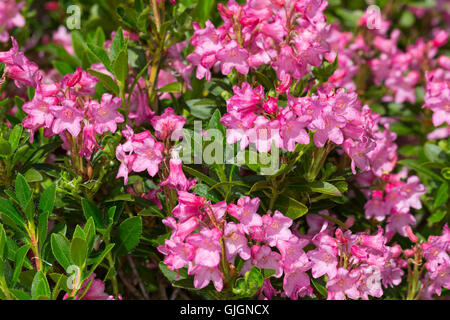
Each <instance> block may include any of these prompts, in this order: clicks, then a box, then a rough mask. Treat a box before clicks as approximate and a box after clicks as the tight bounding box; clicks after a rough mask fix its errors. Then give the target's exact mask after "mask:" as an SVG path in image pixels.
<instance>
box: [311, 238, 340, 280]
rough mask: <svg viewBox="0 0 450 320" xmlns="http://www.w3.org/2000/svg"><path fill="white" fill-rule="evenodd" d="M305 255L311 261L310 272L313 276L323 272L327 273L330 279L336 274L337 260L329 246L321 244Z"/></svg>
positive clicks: (315, 276)
mask: <svg viewBox="0 0 450 320" xmlns="http://www.w3.org/2000/svg"><path fill="white" fill-rule="evenodd" d="M307 255H308V258H309V259H310V260H311V262H312V269H311V273H312V276H313V277H314V278H319V277H321V276H323V275H324V274H327V275H328V277H329V278H330V279H331V278H334V277H335V276H336V273H337V264H338V260H337V257H336V255H335V253H334V252H333V250H331V249H330V248H329V247H327V246H323V247H320V248H319V249H315V250H310V251H308V252H307Z"/></svg>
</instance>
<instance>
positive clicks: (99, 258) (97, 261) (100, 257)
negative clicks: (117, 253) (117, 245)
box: [86, 243, 114, 278]
mask: <svg viewBox="0 0 450 320" xmlns="http://www.w3.org/2000/svg"><path fill="white" fill-rule="evenodd" d="M112 248H114V243H110V244H108V245H107V246H106V248H105V250H103V251H102V253H101V254H100V255H98V256H97V257H96V258H95V259H94V262H93V265H92V267H91V269H90V270H89V273H88V274H87V275H86V278H89V277H90V275H91V274H92V273H93V272H94V271H95V269H97V267H98V266H99V265H100V263H102V261H103V259H105V257H106V255H107V254H108V253H109V252H110V251H111V250H112Z"/></svg>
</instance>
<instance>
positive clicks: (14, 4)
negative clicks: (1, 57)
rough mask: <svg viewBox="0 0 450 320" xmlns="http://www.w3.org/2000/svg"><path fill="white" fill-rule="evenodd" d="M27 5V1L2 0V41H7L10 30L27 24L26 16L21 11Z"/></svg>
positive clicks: (0, 21) (0, 20) (0, 28)
mask: <svg viewBox="0 0 450 320" xmlns="http://www.w3.org/2000/svg"><path fill="white" fill-rule="evenodd" d="M24 6H25V1H21V2H18V1H16V0H3V1H1V2H0V42H7V41H8V39H9V34H8V31H9V30H11V29H12V28H14V27H18V28H22V27H24V26H25V18H24V17H23V16H22V14H21V13H20V11H21V10H22V8H23V7H24Z"/></svg>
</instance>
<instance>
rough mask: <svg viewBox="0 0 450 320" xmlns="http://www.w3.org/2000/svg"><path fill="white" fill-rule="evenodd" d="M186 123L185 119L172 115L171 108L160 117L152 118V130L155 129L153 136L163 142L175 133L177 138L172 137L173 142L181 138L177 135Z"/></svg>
mask: <svg viewBox="0 0 450 320" xmlns="http://www.w3.org/2000/svg"><path fill="white" fill-rule="evenodd" d="M185 122H186V119H185V118H184V117H182V116H177V115H175V114H174V110H173V109H172V108H167V109H165V110H164V113H163V114H162V115H160V116H154V117H153V118H152V120H151V123H152V126H153V128H155V135H156V137H157V138H158V139H161V140H165V139H167V138H170V137H171V135H172V133H174V132H176V133H177V136H173V137H172V138H174V139H175V140H178V139H180V138H181V136H179V134H180V133H181V132H180V131H181V129H183V126H184V124H185Z"/></svg>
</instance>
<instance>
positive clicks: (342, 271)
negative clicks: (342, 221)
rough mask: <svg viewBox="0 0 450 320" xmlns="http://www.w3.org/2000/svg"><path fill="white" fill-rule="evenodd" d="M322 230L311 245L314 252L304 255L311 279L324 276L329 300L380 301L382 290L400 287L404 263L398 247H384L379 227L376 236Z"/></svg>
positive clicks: (381, 231) (337, 230) (329, 229)
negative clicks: (370, 297)
mask: <svg viewBox="0 0 450 320" xmlns="http://www.w3.org/2000/svg"><path fill="white" fill-rule="evenodd" d="M324 227H325V228H322V230H321V231H320V232H319V233H317V234H316V235H315V236H314V237H313V239H312V242H313V244H314V245H315V246H316V249H314V250H310V251H308V252H307V255H308V257H309V259H310V260H311V263H312V270H311V272H312V276H313V277H314V278H320V277H322V276H324V275H326V276H327V278H328V281H327V285H326V288H327V292H328V297H327V298H328V299H329V300H343V299H345V298H346V297H348V298H350V299H359V298H361V299H364V300H367V299H369V296H372V297H377V298H380V297H381V296H382V295H383V289H382V285H383V286H384V287H388V286H391V287H392V286H394V285H398V284H400V282H401V281H402V275H403V274H404V272H403V270H402V268H404V267H405V266H406V262H405V261H404V260H403V259H402V258H401V257H400V255H401V253H402V249H401V247H400V246H399V245H394V246H387V245H386V242H387V240H386V237H385V236H384V235H383V230H382V229H381V227H379V228H378V233H377V234H376V235H367V234H364V233H357V234H352V232H351V231H350V230H347V231H345V232H343V231H342V230H341V229H340V228H337V229H336V230H335V232H334V235H333V228H327V227H326V225H324Z"/></svg>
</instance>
